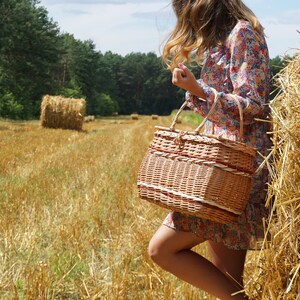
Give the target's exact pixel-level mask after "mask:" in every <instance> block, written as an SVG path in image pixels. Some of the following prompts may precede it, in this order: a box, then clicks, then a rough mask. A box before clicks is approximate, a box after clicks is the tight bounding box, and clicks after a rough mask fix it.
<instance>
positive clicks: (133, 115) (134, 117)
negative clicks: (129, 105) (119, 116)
mask: <svg viewBox="0 0 300 300" xmlns="http://www.w3.org/2000/svg"><path fill="white" fill-rule="evenodd" d="M138 119H139V115H138V114H131V120H138Z"/></svg>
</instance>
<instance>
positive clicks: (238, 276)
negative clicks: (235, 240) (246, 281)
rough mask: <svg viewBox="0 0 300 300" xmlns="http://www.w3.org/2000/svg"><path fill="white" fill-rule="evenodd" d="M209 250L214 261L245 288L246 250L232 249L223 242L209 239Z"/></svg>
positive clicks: (240, 287) (238, 285)
mask: <svg viewBox="0 0 300 300" xmlns="http://www.w3.org/2000/svg"><path fill="white" fill-rule="evenodd" d="M208 250H209V254H210V258H211V261H212V263H213V264H214V265H215V266H216V267H217V268H218V269H219V270H221V271H222V272H223V273H224V274H226V276H228V277H229V278H232V280H233V282H234V284H236V286H237V288H239V289H240V290H243V286H244V285H243V272H244V265H245V258H246V254H247V251H246V250H231V249H228V248H227V247H226V246H225V245H223V244H222V243H216V242H213V241H208Z"/></svg>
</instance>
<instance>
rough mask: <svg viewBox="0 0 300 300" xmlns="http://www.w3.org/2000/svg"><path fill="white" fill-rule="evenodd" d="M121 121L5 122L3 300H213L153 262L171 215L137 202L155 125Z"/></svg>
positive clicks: (1, 133) (0, 200)
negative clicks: (160, 231)
mask: <svg viewBox="0 0 300 300" xmlns="http://www.w3.org/2000/svg"><path fill="white" fill-rule="evenodd" d="M114 120H116V118H115V117H114ZM117 120H118V122H115V121H113V120H112V119H110V118H106V119H99V120H98V119H97V120H96V121H95V122H91V123H86V124H85V127H84V129H85V131H82V132H76V131H71V130H61V129H45V128H42V127H40V126H39V124H38V122H27V123H20V122H7V121H0V149H1V156H0V170H1V171H0V172H1V173H0V209H1V219H0V299H5V300H6V299H27V300H30V299H32V300H33V299H34V300H36V299H107V300H108V299H109V300H113V299H174V300H176V299H205V295H204V294H202V293H201V292H199V291H197V290H196V289H194V288H192V287H190V286H189V285H187V284H184V283H182V282H181V281H179V280H177V279H176V278H175V277H173V276H172V275H170V274H168V273H166V272H164V271H162V270H161V269H160V268H158V267H156V266H155V265H154V264H153V263H152V262H151V261H150V259H149V258H148V256H147V245H148V241H149V239H150V238H151V236H152V234H153V233H154V231H155V230H156V229H157V227H158V226H159V225H160V224H161V222H162V219H163V218H164V216H165V214H166V211H164V210H162V209H160V208H156V207H154V206H152V205H151V204H148V203H146V202H145V203H144V202H141V200H139V199H138V198H137V190H136V175H137V170H138V167H139V164H140V161H141V159H142V156H143V155H144V153H145V149H146V147H147V145H148V143H149V141H150V139H151V138H152V134H153V131H154V128H153V127H154V125H153V121H152V119H151V117H150V116H149V117H140V121H139V122H135V121H133V120H131V118H130V117H128V118H121V117H117ZM166 122H167V123H166ZM159 123H160V125H163V126H165V125H169V124H170V122H169V119H168V118H161V120H159ZM199 251H202V252H205V248H199ZM207 299H209V298H207Z"/></svg>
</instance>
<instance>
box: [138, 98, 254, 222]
mask: <svg viewBox="0 0 300 300" xmlns="http://www.w3.org/2000/svg"><path fill="white" fill-rule="evenodd" d="M215 95H216V97H215V101H214V104H213V105H212V107H211V109H210V111H209V113H208V114H207V116H206V117H205V118H204V120H203V122H202V123H201V124H200V125H199V126H198V127H197V128H196V130H195V131H182V130H177V129H175V124H176V121H177V119H178V117H179V115H180V113H181V112H182V111H183V109H184V108H185V106H186V105H187V103H186V102H185V103H184V104H183V105H182V107H181V108H180V109H179V111H178V113H177V114H176V116H175V118H174V120H173V122H172V124H171V127H170V128H167V127H159V126H156V128H157V130H156V132H155V135H154V139H153V140H152V142H151V144H150V146H149V148H148V150H147V153H146V155H145V157H144V158H143V160H142V163H141V166H140V169H139V173H138V182H137V186H138V192H139V197H140V198H141V199H144V200H147V201H149V202H151V203H154V204H157V205H159V206H161V207H165V208H168V209H170V210H173V211H179V212H182V213H184V214H189V215H195V216H198V217H201V218H203V219H209V220H212V221H216V222H219V223H224V224H226V223H231V222H233V221H234V220H236V218H237V217H238V216H239V215H240V214H241V213H242V212H243V211H244V209H245V207H246V205H247V202H248V199H249V194H250V190H251V180H252V176H253V174H254V169H253V159H254V157H255V155H256V149H254V148H251V147H249V146H247V145H246V144H244V143H242V142H241V141H242V140H243V113H242V108H241V106H240V103H239V102H238V100H236V99H235V100H236V102H237V105H238V108H239V112H240V132H239V135H240V136H239V140H240V141H232V140H228V139H225V138H221V137H217V136H214V135H207V134H203V133H200V130H201V129H202V127H203V126H204V123H205V122H206V120H207V119H208V118H209V116H210V115H211V113H212V112H213V110H214V108H215V105H216V103H217V101H218V96H217V93H216V92H215Z"/></svg>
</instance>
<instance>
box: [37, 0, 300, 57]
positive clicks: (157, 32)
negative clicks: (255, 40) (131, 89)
mask: <svg viewBox="0 0 300 300" xmlns="http://www.w3.org/2000/svg"><path fill="white" fill-rule="evenodd" d="M244 2H245V3H246V4H247V5H248V7H250V8H251V9H252V10H253V11H254V13H255V14H256V15H257V17H258V18H259V20H260V22H261V23H262V25H263V26H264V28H265V34H266V37H267V43H268V47H269V51H270V57H271V58H274V57H275V56H277V55H279V56H281V57H282V56H284V55H286V54H287V55H293V54H294V53H296V52H299V51H300V50H299V49H300V1H299V0H285V1H282V0H244ZM40 5H42V6H44V7H45V8H46V9H47V11H48V13H49V17H50V18H52V19H53V21H55V22H57V23H58V25H59V27H60V30H61V32H62V33H70V34H73V35H74V37H75V38H76V39H79V40H82V41H84V40H92V41H93V42H94V44H95V46H96V50H98V51H101V52H102V53H105V52H106V51H111V52H113V53H117V54H120V55H122V56H125V55H126V54H129V53H131V52H142V53H148V52H155V53H156V54H158V55H160V48H161V47H160V46H161V44H162V42H163V41H164V39H165V38H166V36H167V34H168V33H169V32H170V31H171V29H172V27H173V26H174V24H175V18H174V14H173V11H172V8H171V5H170V1H166V0H40ZM297 30H298V31H299V32H297Z"/></svg>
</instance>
